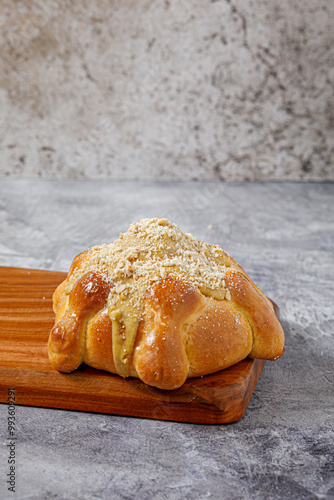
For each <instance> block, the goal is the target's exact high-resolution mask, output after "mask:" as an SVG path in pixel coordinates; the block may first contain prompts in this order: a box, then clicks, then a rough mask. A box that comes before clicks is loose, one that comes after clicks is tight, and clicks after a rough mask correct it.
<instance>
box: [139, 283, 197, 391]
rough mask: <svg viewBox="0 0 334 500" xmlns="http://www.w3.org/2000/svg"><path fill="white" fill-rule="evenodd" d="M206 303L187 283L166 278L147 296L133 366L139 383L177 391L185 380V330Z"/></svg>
mask: <svg viewBox="0 0 334 500" xmlns="http://www.w3.org/2000/svg"><path fill="white" fill-rule="evenodd" d="M204 304H205V300H204V298H203V297H202V296H201V294H200V293H199V292H198V291H197V290H196V288H195V287H194V286H193V285H191V284H190V283H185V282H184V281H182V280H179V279H171V278H168V279H165V280H162V281H161V282H160V283H158V284H156V285H153V286H152V288H151V290H150V291H149V292H148V293H147V294H146V301H145V309H144V313H143V316H142V320H141V321H140V323H139V327H138V333H137V338H136V344H135V349H134V357H133V364H134V367H135V369H136V372H137V374H138V376H139V378H140V379H141V380H143V381H144V382H146V383H147V384H149V385H154V386H155V387H159V388H160V389H176V388H177V387H180V386H181V385H183V384H184V382H185V381H186V379H187V377H188V372H189V360H188V358H187V355H186V351H185V343H186V329H187V325H189V324H191V323H192V322H193V321H194V319H195V318H196V316H197V314H198V313H199V311H200V310H201V309H202V308H203V306H204Z"/></svg>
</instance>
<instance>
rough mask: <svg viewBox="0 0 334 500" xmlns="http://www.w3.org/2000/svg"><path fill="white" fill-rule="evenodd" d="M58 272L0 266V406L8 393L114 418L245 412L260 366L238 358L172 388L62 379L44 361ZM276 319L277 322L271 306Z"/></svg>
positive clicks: (218, 420)
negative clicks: (232, 363)
mask: <svg viewBox="0 0 334 500" xmlns="http://www.w3.org/2000/svg"><path fill="white" fill-rule="evenodd" d="M65 277H66V273H61V272H53V271H40V270H33V269H18V268H12V267H0V402H1V403H7V402H8V389H10V388H15V397H16V404H19V405H29V406H40V407H47V408H62V409H67V410H81V411H89V412H98V413H110V414H114V415H127V416H135V417H144V418H153V419H161V420H174V421H179V422H196V423H204V424H222V423H228V422H235V421H236V420H239V419H240V418H241V417H242V416H243V415H244V413H245V411H246V409H247V406H248V404H249V401H250V399H251V396H252V394H253V391H254V389H255V386H256V384H257V381H258V379H259V377H260V375H261V372H262V369H263V366H264V364H265V361H263V360H252V359H249V358H246V359H245V360H243V361H241V362H240V363H238V364H236V365H234V366H232V367H230V368H228V369H226V370H222V371H220V372H218V373H215V374H213V375H207V376H205V377H199V378H194V379H188V380H187V381H186V383H185V384H184V385H183V386H182V387H181V388H180V389H177V390H174V391H164V390H161V389H156V388H154V387H149V386H147V385H146V384H144V383H143V382H141V381H140V380H138V379H135V378H131V379H123V378H121V377H119V376H118V375H113V374H110V373H107V372H103V371H99V370H95V369H93V368H90V367H87V366H85V365H83V366H81V367H80V368H79V369H78V370H76V371H75V372H72V373H70V374H64V373H58V372H57V371H56V370H55V369H54V368H53V367H52V366H51V364H50V363H49V359H48V354H47V341H48V336H49V332H50V330H51V328H52V326H53V321H54V316H53V310H52V294H53V292H54V290H55V288H56V286H57V285H58V284H59V283H60V282H61V281H63V280H64V279H65ZM275 307H276V314H277V316H278V313H279V311H278V308H277V306H275Z"/></svg>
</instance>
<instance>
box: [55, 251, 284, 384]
mask: <svg viewBox="0 0 334 500" xmlns="http://www.w3.org/2000/svg"><path fill="white" fill-rule="evenodd" d="M94 248H95V247H94ZM215 248H216V247H215ZM103 250H104V249H103ZM209 250H210V249H209ZM99 251H100V247H96V248H95V250H94V249H91V250H87V251H85V252H82V253H80V254H79V255H78V256H77V257H76V258H75V259H74V260H73V263H72V265H71V268H70V272H69V274H68V276H67V279H66V280H65V281H64V282H63V283H61V284H60V285H59V287H58V288H57V289H56V291H55V293H54V296H53V302H54V311H55V316H56V321H55V326H54V327H53V329H52V331H51V333H50V338H49V343H48V349H49V358H50V361H51V363H52V364H53V366H54V367H55V368H56V369H57V370H59V371H64V372H70V371H72V370H74V369H76V368H77V367H78V366H79V365H80V364H81V363H82V362H85V363H86V364H87V365H89V366H92V367H94V368H97V369H102V370H106V371H109V372H111V373H119V374H120V375H122V376H133V377H139V378H140V379H141V380H143V381H144V382H145V383H147V384H149V385H152V386H155V387H158V388H161V389H175V388H178V387H180V386H181V385H182V384H183V383H184V382H185V380H186V379H187V378H189V377H197V376H202V375H206V374H210V373H214V372H216V371H218V370H222V369H224V368H227V367H228V366H231V365H233V364H235V363H238V362H239V361H241V360H242V359H244V358H245V357H247V356H250V357H252V358H262V359H277V358H278V357H280V356H282V354H283V352H284V333H283V330H282V327H281V325H280V323H279V321H278V319H277V317H276V315H275V313H274V309H273V306H272V303H271V302H270V300H269V299H268V298H267V297H266V296H265V295H264V294H263V292H262V291H261V290H260V289H259V288H258V287H257V286H256V285H255V284H254V283H253V282H252V280H251V279H250V278H249V276H248V275H247V274H246V273H245V271H244V270H243V269H242V268H241V267H240V266H239V265H238V264H237V263H236V262H235V261H234V260H233V259H232V258H231V257H229V256H227V254H224V253H223V254H222V257H221V258H222V259H223V263H222V266H223V270H224V276H223V278H224V279H221V282H222V283H223V284H222V286H221V288H219V289H210V287H209V288H207V287H205V286H204V285H201V286H200V287H199V286H196V279H195V281H194V280H193V281H190V280H187V279H186V278H185V277H184V276H177V275H175V274H167V276H166V277H165V276H164V274H165V273H161V276H159V278H158V279H156V280H155V281H153V282H151V283H150V285H149V286H148V287H147V289H146V292H145V293H144V296H143V298H142V304H143V306H142V312H141V315H140V317H139V319H138V323H137V326H136V328H135V337H134V340H133V342H132V341H131V342H130V344H129V343H128V346H129V345H130V349H129V348H127V349H128V350H127V351H126V350H125V349H124V348H123V346H124V345H125V342H126V336H125V335H126V331H125V330H124V325H126V324H131V321H132V319H133V318H132V316H131V312H132V311H134V312H135V313H137V311H138V303H136V307H135V308H133V309H131V308H126V307H123V306H122V305H123V304H125V305H127V301H129V299H128V298H127V295H126V294H125V295H124V289H125V288H124V287H125V286H127V281H126V280H125V281H124V283H125V285H124V284H122V285H121V286H119V290H120V292H119V297H120V299H119V300H120V302H119V303H117V302H115V300H114V302H113V303H112V307H110V296H111V295H113V297H115V289H116V288H117V284H115V282H114V281H113V279H111V277H110V275H108V274H107V273H106V271H105V265H104V264H103V265H102V264H101V266H100V268H98V269H96V268H93V269H92V267H89V266H90V262H91V259H92V256H93V257H94V256H95V253H96V252H97V253H98V252H99ZM205 251H206V249H205ZM214 251H215V252H216V250H215V249H214ZM94 252H95V253H94ZM217 255H218V257H219V258H220V254H217ZM120 269H121V270H122V269H123V268H122V267H121V266H120ZM160 271H161V270H160ZM160 271H159V272H160ZM127 272H128V271H127ZM201 276H204V274H202V275H201ZM127 279H128V278H127ZM201 279H202V278H201ZM210 279H211V276H210ZM134 281H135V278H134ZM218 282H220V278H218ZM211 283H212V280H211ZM122 297H123V298H122ZM115 304H116V305H117V304H118V305H117V307H118V309H117V307H115ZM119 304H120V305H119ZM122 307H123V308H122ZM127 315H128V316H127ZM129 315H130V316H129ZM116 321H119V322H118V330H117V331H116V330H114V329H113V328H114V327H113V325H114V324H115V322H116ZM132 323H133V322H132ZM134 324H135V325H136V323H134ZM115 341H116V342H117V344H116V343H115ZM119 352H120V353H121V354H122V352H125V354H126V355H125V356H124V357H123V358H118V359H117V360H115V356H117V355H118V354H117V353H119ZM116 361H117V363H116ZM119 366H121V370H120V369H118V368H117V367H119Z"/></svg>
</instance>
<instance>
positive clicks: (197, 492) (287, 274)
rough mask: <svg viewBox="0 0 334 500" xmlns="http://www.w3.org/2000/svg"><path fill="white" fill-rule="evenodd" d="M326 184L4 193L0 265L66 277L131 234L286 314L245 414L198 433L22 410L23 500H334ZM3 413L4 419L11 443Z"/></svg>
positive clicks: (1, 488)
mask: <svg viewBox="0 0 334 500" xmlns="http://www.w3.org/2000/svg"><path fill="white" fill-rule="evenodd" d="M333 208H334V184H288V183H278V184H273V183H270V184H261V183H252V184H247V183H241V184H225V183H209V182H208V183H196V182H165V183H158V182H108V181H80V182H78V181H67V182H63V181H41V180H39V181H37V180H23V179H21V180H20V179H1V180H0V234H1V239H0V265H4V266H16V267H31V268H40V269H53V270H63V271H66V270H68V267H69V265H70V262H71V260H72V258H73V257H74V256H75V255H76V254H77V253H78V252H79V251H81V250H83V249H86V248H88V247H90V246H92V245H94V244H99V243H102V242H110V241H112V240H113V239H115V238H116V237H117V236H118V234H119V233H120V232H123V231H125V230H127V228H128V226H129V224H130V223H131V222H132V221H133V220H138V219H140V218H142V217H152V216H164V217H168V218H169V219H171V220H172V221H173V222H176V223H177V224H178V225H179V226H180V227H181V229H182V230H183V231H185V232H192V233H193V234H194V235H195V236H196V237H198V238H200V239H204V240H206V241H208V242H210V243H217V244H220V245H221V246H222V247H223V248H224V249H225V250H226V251H228V252H229V253H230V254H231V255H232V256H233V257H234V258H235V259H236V260H237V261H238V262H239V263H240V264H241V265H242V266H243V267H244V268H245V269H246V271H247V272H248V273H249V274H250V276H251V277H252V278H253V279H254V281H255V282H256V283H257V284H258V285H259V286H260V287H261V288H262V289H263V291H264V292H265V293H266V294H267V295H268V296H270V297H271V298H272V299H273V300H274V301H275V302H277V304H278V305H279V306H280V309H281V320H282V324H283V327H284V330H285V333H286V352H285V354H284V356H283V358H281V359H280V360H278V361H276V362H267V363H266V365H265V368H264V371H263V373H262V375H261V378H260V380H259V382H258V385H257V387H256V389H255V393H254V395H253V397H252V400H251V402H250V405H249V407H248V410H247V411H246V413H245V415H244V417H243V418H242V420H240V421H239V422H236V423H234V424H229V425H196V424H184V423H175V422H164V421H155V420H144V419H139V418H126V417H120V416H112V415H102V414H91V413H80V412H73V411H60V410H50V409H42V408H29V407H17V409H16V421H17V445H16V453H17V461H18V466H17V482H16V493H15V494H13V493H11V492H8V491H7V486H6V473H7V467H8V466H7V449H6V446H5V443H4V444H3V446H2V449H1V457H0V474H1V475H0V497H1V498H2V499H3V498H4V499H7V498H18V499H44V498H45V499H48V498H52V499H56V498H57V499H62V500H66V499H77V498H80V499H87V500H88V499H89V500H90V499H94V498H95V499H100V498H101V499H131V500H132V499H136V500H139V499H158V500H174V499H196V500H198V499H204V498H212V499H222V498H223V499H236V500H237V499H238V500H239V499H253V498H263V499H268V500H270V499H282V498H283V499H290V498H291V499H316V498H324V499H330V498H334V464H333V456H334V429H333V422H334V418H333V417H334V409H333V399H334V398H333V396H334V391H333V388H334V385H333V357H334V356H333V351H334V347H333V345H334V343H333V314H334V313H333V302H334V300H333V299H334V294H333V280H334V252H333V249H334V210H333ZM6 419H7V407H6V405H0V423H1V430H0V435H2V436H3V440H2V441H4V439H5V433H6V422H7V421H6Z"/></svg>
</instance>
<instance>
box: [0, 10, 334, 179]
mask: <svg viewBox="0 0 334 500" xmlns="http://www.w3.org/2000/svg"><path fill="white" fill-rule="evenodd" d="M333 24H334V2H333V1H332V0H318V1H317V2H314V0H304V1H303V2H300V1H297V0H293V1H287V0H283V1H282V0H272V1H270V2H267V1H265V0H258V1H257V2H254V1H252V0H247V1H244V2H241V1H240V0H239V1H238V0H218V1H211V2H210V1H209V0H205V1H203V0H194V1H191V0H170V1H167V0H166V1H161V2H153V1H152V0H145V1H141V2H135V1H134V0H125V1H122V2H116V1H109V0H96V1H94V2H93V3H92V2H88V1H82V2H70V1H69V0H65V1H62V2H61V1H60V0H52V1H51V0H47V1H46V2H42V1H41V0H22V1H18V2H12V1H10V0H3V1H2V8H1V12H0V26H1V32H0V106H1V114H0V122H1V123H0V148H1V149H0V151H1V154H0V175H1V176H8V175H12V176H13V175H14V176H25V177H30V176H36V177H50V178H63V177H65V178H68V177H69V178H82V177H87V178H95V177H111V178H125V179H134V178H135V179H136V178H139V179H148V178H149V179H160V178H182V179H196V178H197V179H217V178H221V179H227V180H248V179H250V180H264V179H265V180H268V179H280V180H284V179H285V180H334V168H333V151H334V93H333V88H334V69H333V68H334V30H333Z"/></svg>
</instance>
